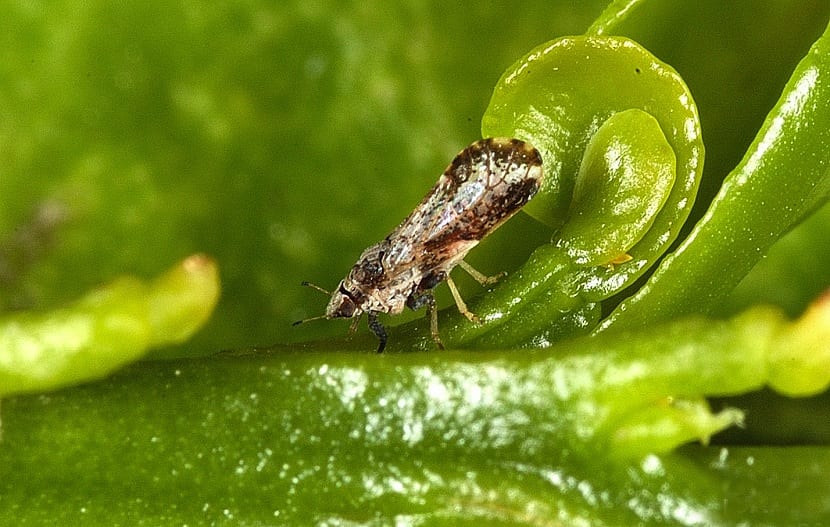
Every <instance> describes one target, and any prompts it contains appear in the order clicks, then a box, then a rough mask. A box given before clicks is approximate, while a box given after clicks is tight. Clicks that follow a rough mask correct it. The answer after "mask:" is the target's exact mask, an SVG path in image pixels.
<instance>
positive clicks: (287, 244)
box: [0, 0, 830, 356]
mask: <svg viewBox="0 0 830 527" xmlns="http://www.w3.org/2000/svg"><path fill="white" fill-rule="evenodd" d="M605 3H606V2H604V1H590V2H565V1H560V2H553V3H552V2H541V1H539V2H528V3H523V4H516V3H514V2H487V3H482V2H479V3H449V4H447V3H438V2H422V1H409V2H398V3H394V4H389V3H386V2H383V3H380V2H377V3H375V2H369V3H365V2H364V3H360V4H359V5H358V4H353V3H345V2H335V1H330V2H307V1H303V2H279V3H269V2H258V1H240V2H216V3H212V4H209V5H203V4H202V3H198V2H190V1H175V2H156V1H145V2H118V3H115V2H107V1H101V0H90V1H86V2H57V3H50V4H48V5H46V4H40V3H37V2H29V1H10V0H3V1H0V12H2V13H3V16H2V17H1V18H0V50H2V51H0V54H2V55H0V56H2V60H0V310H19V309H30V308H38V309H46V308H49V307H52V306H55V305H60V304H61V303H63V302H66V301H68V300H70V299H72V298H75V297H77V296H79V295H81V294H82V293H83V292H84V291H87V290H88V289H89V288H91V287H94V286H95V285H97V284H100V283H102V282H105V281H108V280H110V279H112V278H113V277H114V276H116V275H119V274H123V273H135V274H139V275H142V276H151V275H154V274H157V273H159V272H160V271H161V270H163V269H165V268H167V267H168V266H169V265H171V264H172V263H173V262H175V261H177V260H179V259H181V258H183V257H184V256H186V255H188V254H191V253H193V252H197V251H202V252H206V253H208V254H210V255H212V256H214V257H216V258H217V259H218V262H219V266H220V270H221V273H222V283H223V297H222V299H221V301H220V305H219V308H218V309H217V311H216V313H215V315H214V317H213V319H212V321H211V322H210V323H209V325H208V326H207V327H206V328H205V329H204V330H203V331H202V332H201V333H200V334H199V335H198V336H197V338H196V339H195V340H193V341H191V342H190V343H188V344H187V345H184V346H180V347H177V348H173V349H167V350H162V351H160V352H157V356H175V355H196V354H206V353H212V352H214V351H216V350H218V349H225V348H241V347H247V346H254V345H268V344H271V343H274V342H281V341H282V342H284V341H298V340H306V339H309V338H313V337H319V336H323V335H335V334H341V333H342V332H344V331H345V330H346V327H347V323H345V322H330V323H322V322H321V323H315V324H309V325H305V326H301V327H299V328H291V327H290V323H291V322H292V321H294V320H297V319H300V318H304V317H308V316H313V315H317V314H320V313H322V310H323V308H324V306H325V302H326V299H325V298H323V296H322V295H319V294H318V293H316V292H314V291H311V290H308V289H304V288H301V287H300V286H299V283H300V281H302V280H311V281H313V282H316V283H318V284H320V285H321V286H323V287H333V286H334V285H336V283H337V281H338V280H339V279H340V278H341V277H342V276H343V275H344V274H345V273H346V271H347V270H348V268H349V267H350V266H351V264H352V263H353V262H354V260H355V259H356V257H357V256H358V255H359V253H360V252H361V251H362V250H363V249H364V248H365V247H366V246H368V245H369V244H371V243H374V242H375V241H377V240H378V239H380V238H382V237H383V236H385V235H386V234H387V233H388V232H389V231H390V230H391V229H392V228H393V227H394V226H395V225H396V224H397V223H398V222H399V221H400V220H401V219H402V218H403V217H404V216H405V215H406V214H407V213H408V212H409V211H410V210H411V209H412V207H413V206H414V204H416V203H417V202H418V201H419V200H420V198H421V197H422V195H423V194H424V193H425V192H426V190H427V189H428V188H429V187H430V186H431V185H432V184H433V183H434V181H435V180H436V179H437V177H438V175H439V174H440V172H441V171H442V170H443V168H444V167H445V166H446V164H447V163H448V162H449V160H450V159H451V158H452V156H453V155H454V154H455V153H456V152H457V151H458V150H460V149H461V148H463V147H464V146H465V145H466V144H468V143H470V142H472V141H474V140H475V139H477V138H478V137H479V136H480V132H479V122H480V117H481V114H482V112H483V110H484V108H485V107H486V105H487V102H488V100H489V96H490V93H491V90H492V88H493V86H494V84H495V83H496V81H497V80H498V78H499V76H500V74H501V73H502V72H503V71H504V70H505V68H507V67H508V66H509V65H510V64H511V63H512V62H514V61H515V60H516V59H517V58H519V57H520V56H521V55H522V54H524V53H525V52H527V51H528V50H529V49H531V48H532V47H533V46H535V45H538V44H539V43H541V42H544V41H546V40H550V39H552V38H555V37H557V36H560V35H565V34H575V33H581V32H582V31H584V30H585V28H587V27H588V25H589V24H590V23H591V21H592V20H593V19H594V18H596V16H597V15H598V14H599V13H600V12H601V11H602V9H603V7H604V5H605ZM828 13H830V5H828V2H826V1H783V0H782V1H779V2H749V1H742V2H728V3H723V2H702V3H698V2H689V3H685V4H684V5H677V3H676V2H667V1H663V2H661V1H655V2H652V3H651V4H650V5H649V9H648V10H642V12H638V13H636V14H637V17H634V18H632V19H631V21H630V23H627V24H626V25H625V26H624V27H625V28H626V35H627V36H631V37H633V38H634V39H635V40H638V41H640V42H641V43H642V44H643V45H645V46H646V47H647V48H648V49H649V50H650V51H652V52H653V53H654V54H656V55H657V56H658V57H659V58H660V59H662V60H664V61H666V62H668V63H669V64H671V65H672V66H674V67H675V68H676V69H677V70H678V71H679V72H680V74H681V75H682V76H683V77H684V78H685V80H686V81H687V83H688V84H689V86H690V88H691V91H692V93H693V94H694V95H695V97H696V99H697V102H698V105H699V107H700V113H701V120H702V125H703V130H704V140H705V142H706V147H707V159H706V171H705V175H704V183H703V186H702V188H701V193H700V198H699V200H698V206H697V215H698V216H699V215H700V214H702V213H703V211H704V210H705V208H706V206H707V204H708V202H709V201H710V200H711V198H712V196H713V195H714V193H715V192H716V190H717V188H718V186H719V182H720V180H721V179H722V178H723V177H724V176H725V175H726V173H728V171H729V170H730V169H731V168H732V167H733V166H734V165H735V164H736V163H737V161H738V160H739V159H740V157H741V155H742V153H743V152H744V149H745V147H746V146H747V145H748V144H749V142H750V141H751V140H752V138H753V136H754V133H755V131H756V130H757V128H758V126H759V125H760V123H761V121H762V120H763V117H764V116H765V115H766V112H767V111H768V110H769V108H770V107H771V106H772V104H773V103H774V101H775V100H776V99H777V97H778V95H779V94H780V90H781V87H782V86H783V84H784V82H785V81H786V79H787V78H788V76H789V74H790V72H791V71H792V68H793V67H794V65H795V64H796V62H797V61H798V60H799V59H800V58H801V56H803V54H804V53H805V52H806V50H807V49H808V47H809V45H810V44H811V43H812V41H813V40H814V39H815V38H816V37H817V36H818V35H819V34H820V32H821V31H822V29H823V28H824V26H825V24H826V21H827V18H828ZM701 49H705V52H701ZM692 220H694V218H693V219H692ZM690 224H691V222H690ZM515 232H521V233H522V235H521V236H515V235H512V234H513V233H515ZM528 233H529V234H528ZM546 236H547V233H546V232H545V231H544V230H543V229H541V228H539V227H537V226H535V224H534V223H533V222H532V221H531V220H529V219H527V218H521V217H518V218H517V219H516V220H514V221H512V222H510V223H509V224H508V225H507V226H505V227H504V229H503V232H502V231H500V232H499V233H497V234H496V235H495V236H494V237H493V239H492V240H490V241H488V243H486V244H484V246H483V247H482V248H481V249H479V250H478V251H475V252H474V254H473V255H472V262H473V263H475V264H477V265H478V267H481V268H482V270H483V271H485V272H497V271H500V270H503V269H509V268H511V267H512V266H515V265H518V263H519V262H520V261H521V259H522V257H523V255H525V254H527V252H529V251H530V250H531V248H532V247H533V246H534V245H535V244H536V243H537V242H538V241H540V240H542V239H545V238H546ZM813 261H814V260H810V261H809V262H808V263H810V262H813ZM773 268H774V269H773V271H774V272H780V267H775V266H773ZM826 276H827V275H826V271H825V274H824V275H820V276H818V277H816V276H815V274H814V273H813V274H810V275H809V276H807V277H806V280H807V284H805V285H804V286H803V289H804V291H803V294H801V295H799V296H798V297H797V298H789V299H788V300H787V301H788V302H789V304H787V307H788V309H789V310H790V311H792V312H797V311H798V310H800V309H801V307H802V306H803V305H804V303H805V302H806V301H808V300H809V299H810V298H812V297H813V296H814V292H815V290H817V289H819V288H820V287H823V286H824V285H826V283H827V280H826ZM822 280H824V282H822ZM760 284H761V285H760V287H752V288H750V289H749V291H748V292H747V293H746V294H745V296H744V297H741V298H742V299H738V300H736V302H735V305H734V306H732V307H733V308H738V307H741V306H742V305H745V304H746V303H752V302H754V301H755V300H756V299H757V298H758V297H759V295H760V292H764V293H765V294H767V296H768V297H769V298H768V300H771V301H778V300H779V299H780V296H781V295H783V294H785V293H788V292H789V291H791V289H792V287H789V286H788V287H786V288H782V289H786V290H782V291H781V292H779V293H777V292H775V291H772V292H770V291H769V290H768V285H769V284H767V283H766V282H765V281H764V280H763V279H762V280H761V281H760ZM464 285H465V284H464V283H462V287H463V286H464ZM444 294H446V293H444ZM444 300H445V301H446V298H445V299H444ZM410 316H412V315H410Z"/></svg>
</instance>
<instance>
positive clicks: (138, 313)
mask: <svg viewBox="0 0 830 527" xmlns="http://www.w3.org/2000/svg"><path fill="white" fill-rule="evenodd" d="M218 298H219V276H218V271H217V268H216V264H215V263H214V262H213V261H212V260H211V259H210V258H208V257H206V256H204V255H194V256H191V257H189V258H187V259H186V260H184V261H182V262H181V263H179V264H178V265H176V266H175V267H173V268H172V269H170V270H169V271H167V272H166V273H165V274H163V275H161V276H160V277H158V278H156V279H155V280H153V281H152V282H149V283H147V282H142V281H141V280H139V279H137V278H133V277H124V278H119V279H117V280H115V281H114V282H112V283H111V284H109V285H107V286H104V287H101V288H100V289H96V290H94V291H92V292H90V293H88V294H87V295H86V296H84V297H83V298H81V299H79V300H78V301H76V302H75V303H73V304H71V305H69V306H67V307H65V308H61V309H55V310H53V311H48V312H43V313H31V312H25V313H14V314H10V315H5V316H3V317H0V395H8V394H11V393H21V392H33V391H44V390H53V389H56V388H59V387H61V386H67V385H70V384H76V383H79V382H82V381H87V380H91V379H97V378H100V377H103V376H105V375H107V374H109V373H111V372H112V371H114V370H116V369H118V368H119V367H121V366H123V365H124V364H127V363H129V362H133V361H134V360H136V359H138V358H139V357H141V356H142V355H144V354H145V353H146V352H147V351H148V350H149V349H150V348H152V347H156V346H163V345H166V344H173V343H178V342H181V341H183V340H184V339H186V338H188V337H189V336H190V335H192V334H193V333H194V332H196V331H197V330H198V329H199V328H200V327H201V326H202V325H203V324H204V323H205V322H206V321H207V319H208V317H209V316H210V314H211V312H212V311H213V308H214V306H215V305H216V302H217V300H218Z"/></svg>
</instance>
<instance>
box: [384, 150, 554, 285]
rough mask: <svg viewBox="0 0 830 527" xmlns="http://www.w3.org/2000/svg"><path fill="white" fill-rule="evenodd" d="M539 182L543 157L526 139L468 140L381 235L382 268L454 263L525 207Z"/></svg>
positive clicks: (431, 267)
mask: <svg viewBox="0 0 830 527" xmlns="http://www.w3.org/2000/svg"><path fill="white" fill-rule="evenodd" d="M541 182H542V158H541V156H540V155H539V152H538V151H537V150H536V149H535V148H533V147H532V146H531V145H529V144H528V143H525V142H523V141H519V140H518V139H505V138H490V139H482V140H480V141H477V142H475V143H473V144H472V145H470V146H468V147H467V148H465V149H464V150H463V151H461V153H459V154H458V155H457V156H456V157H455V159H453V161H452V163H450V165H449V166H448V167H447V169H446V170H445V171H444V173H443V174H442V175H441V177H440V179H439V180H438V182H437V183H436V184H435V186H434V187H433V188H432V189H431V190H430V192H429V193H428V194H427V195H426V196H425V197H424V199H423V201H421V203H420V204H419V205H418V207H416V209H415V210H414V211H413V212H412V214H410V215H409V217H408V218H406V219H405V220H404V221H403V222H402V223H401V224H400V225H399V226H398V228H397V229H395V230H394V231H393V232H392V234H390V235H389V236H388V237H387V238H386V240H385V241H387V242H388V243H389V246H388V250H389V252H388V254H387V255H386V258H384V260H385V262H386V264H387V272H391V273H393V274H394V272H393V270H394V268H396V267H397V268H406V267H409V266H412V265H417V266H418V267H420V268H422V269H433V268H436V267H441V266H442V265H443V264H444V263H446V262H448V261H456V262H457V261H458V260H460V259H462V258H463V257H464V254H466V252H467V251H468V250H470V248H472V247H473V246H475V244H476V243H478V241H479V240H481V239H482V238H484V237H485V236H487V235H488V234H489V233H491V232H493V231H494V230H495V229H496V228H497V227H498V226H499V225H501V224H502V223H504V222H505V221H507V219H509V218H510V216H512V215H513V214H515V213H516V212H517V211H518V210H519V209H520V208H521V207H522V206H524V204H525V203H527V202H528V201H529V200H530V198H532V197H533V196H534V195H535V194H536V191H537V190H538V189H539V187H540V185H541Z"/></svg>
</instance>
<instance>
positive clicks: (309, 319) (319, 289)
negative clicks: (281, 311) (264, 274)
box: [291, 280, 331, 326]
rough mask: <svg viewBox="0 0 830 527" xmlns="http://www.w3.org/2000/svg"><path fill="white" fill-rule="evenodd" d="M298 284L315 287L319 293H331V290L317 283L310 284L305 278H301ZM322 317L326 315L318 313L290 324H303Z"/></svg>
mask: <svg viewBox="0 0 830 527" xmlns="http://www.w3.org/2000/svg"><path fill="white" fill-rule="evenodd" d="M300 285H302V286H305V287H310V288H312V289H316V290H317V291H320V292H321V293H325V294H327V295H331V291H326V290H325V289H323V288H322V287H320V286H319V285H317V284H312V283H311V282H307V281H305V280H303V281H302V282H301V283H300ZM322 318H326V315H320V316H318V317H311V318H304V319H302V320H297V321H296V322H292V323H291V325H292V326H299V325H300V324H305V323H306V322H311V321H312V320H320V319H322Z"/></svg>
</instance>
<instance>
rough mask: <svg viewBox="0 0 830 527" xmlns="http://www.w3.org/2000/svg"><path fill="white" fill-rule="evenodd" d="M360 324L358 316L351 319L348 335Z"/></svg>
mask: <svg viewBox="0 0 830 527" xmlns="http://www.w3.org/2000/svg"><path fill="white" fill-rule="evenodd" d="M359 324H360V315H358V316H356V317H354V318H353V319H352V323H351V324H349V333H354V332H355V331H357V326H358V325H359Z"/></svg>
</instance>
